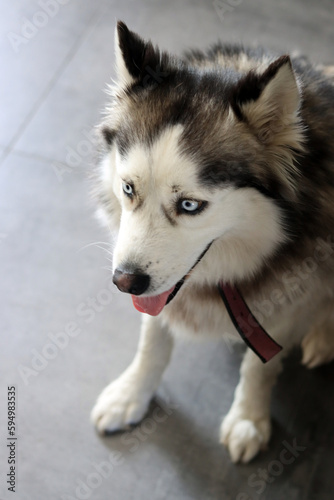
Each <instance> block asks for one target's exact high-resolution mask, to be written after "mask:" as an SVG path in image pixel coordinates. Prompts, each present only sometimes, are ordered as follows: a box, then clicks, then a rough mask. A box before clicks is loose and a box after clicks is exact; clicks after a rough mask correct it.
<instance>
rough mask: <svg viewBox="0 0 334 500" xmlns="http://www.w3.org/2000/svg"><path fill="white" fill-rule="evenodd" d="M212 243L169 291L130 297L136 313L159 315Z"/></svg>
mask: <svg viewBox="0 0 334 500" xmlns="http://www.w3.org/2000/svg"><path fill="white" fill-rule="evenodd" d="M212 243H213V242H212V241H211V242H210V243H209V244H208V245H207V247H206V248H205V250H204V251H203V252H202V253H201V255H200V256H199V257H198V259H197V260H196V262H195V264H194V265H193V266H192V267H191V268H190V269H189V271H188V272H187V274H185V275H184V276H183V278H181V279H180V281H178V282H177V283H176V285H174V286H172V288H170V289H169V290H167V291H166V292H163V293H160V294H159V295H153V296H152V297H141V296H140V295H131V297H132V302H133V305H134V306H135V308H136V309H137V311H139V312H141V313H146V314H149V315H150V316H158V314H160V313H161V311H162V310H163V308H164V307H165V306H166V305H167V304H169V302H170V301H171V300H173V299H174V297H175V296H176V294H177V293H178V291H179V290H180V288H181V287H182V285H183V283H184V282H185V281H186V279H187V278H188V277H189V275H190V273H191V271H192V270H193V269H194V267H195V266H197V264H198V263H199V262H200V261H201V260H202V258H203V257H204V255H205V254H206V252H207V251H208V250H209V248H210V246H211V245H212Z"/></svg>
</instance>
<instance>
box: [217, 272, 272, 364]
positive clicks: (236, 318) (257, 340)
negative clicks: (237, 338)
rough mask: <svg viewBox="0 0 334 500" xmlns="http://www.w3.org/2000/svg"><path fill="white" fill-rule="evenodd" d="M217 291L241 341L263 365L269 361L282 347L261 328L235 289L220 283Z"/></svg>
mask: <svg viewBox="0 0 334 500" xmlns="http://www.w3.org/2000/svg"><path fill="white" fill-rule="evenodd" d="M218 290H219V293H220V296H221V298H222V299H223V301H224V304H225V306H226V309H227V312H228V313H229V315H230V318H231V320H232V322H233V324H234V326H235V328H236V329H237V330H238V332H239V334H240V335H241V337H242V339H243V340H244V341H245V342H246V344H247V345H248V347H250V349H252V350H253V351H254V352H255V354H257V356H258V357H259V358H260V359H261V361H262V362H263V363H266V362H267V361H270V360H271V359H272V358H273V357H274V356H276V354H278V353H279V352H280V351H281V350H282V347H281V346H280V345H279V344H277V342H275V340H274V339H272V338H271V337H270V335H269V334H268V333H267V332H266V331H265V330H264V328H262V326H261V325H260V323H259V322H258V321H257V319H256V318H255V317H254V316H253V314H252V313H251V311H250V310H249V309H248V306H247V304H246V302H245V301H244V299H243V297H242V295H241V294H240V292H239V290H238V289H237V288H236V287H234V286H230V285H228V284H225V283H223V281H220V282H219V284H218Z"/></svg>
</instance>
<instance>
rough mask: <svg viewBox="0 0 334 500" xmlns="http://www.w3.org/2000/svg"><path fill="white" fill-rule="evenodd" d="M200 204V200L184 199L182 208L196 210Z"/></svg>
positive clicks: (190, 210) (189, 210)
mask: <svg viewBox="0 0 334 500" xmlns="http://www.w3.org/2000/svg"><path fill="white" fill-rule="evenodd" d="M199 206H200V204H199V202H198V201H193V200H183V201H182V203H181V207H182V209H183V210H185V211H186V212H195V210H197V209H198V208H199Z"/></svg>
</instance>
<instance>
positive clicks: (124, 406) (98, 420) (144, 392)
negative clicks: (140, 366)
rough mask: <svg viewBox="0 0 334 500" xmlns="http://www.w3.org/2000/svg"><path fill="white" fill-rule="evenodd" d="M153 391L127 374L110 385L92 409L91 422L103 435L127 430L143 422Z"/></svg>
mask: <svg viewBox="0 0 334 500" xmlns="http://www.w3.org/2000/svg"><path fill="white" fill-rule="evenodd" d="M152 397H153V391H152V390H150V389H149V388H143V387H141V386H139V384H138V382H136V380H135V378H134V377H132V376H131V377H129V376H127V375H126V374H124V375H122V376H121V377H119V378H118V379H117V380H115V381H114V382H112V383H111V384H110V385H108V386H107V387H106V388H105V389H104V390H103V391H102V393H101V394H100V396H99V397H98V400H97V402H96V404H95V406H94V408H93V409H92V412H91V420H92V422H93V424H94V425H95V427H96V429H97V430H98V432H99V433H101V434H108V433H112V432H116V431H119V430H125V429H128V428H129V427H130V425H132V424H136V423H138V422H140V420H142V418H143V417H144V415H145V413H146V412H147V409H148V406H149V403H150V400H151V399H152Z"/></svg>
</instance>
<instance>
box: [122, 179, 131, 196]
mask: <svg viewBox="0 0 334 500" xmlns="http://www.w3.org/2000/svg"><path fill="white" fill-rule="evenodd" d="M123 191H124V193H125V194H126V195H128V196H132V195H133V187H132V186H131V184H129V183H128V182H123Z"/></svg>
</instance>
